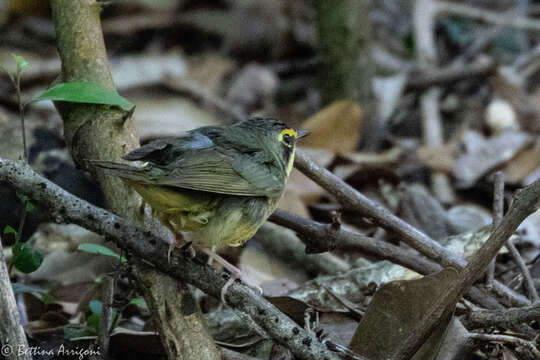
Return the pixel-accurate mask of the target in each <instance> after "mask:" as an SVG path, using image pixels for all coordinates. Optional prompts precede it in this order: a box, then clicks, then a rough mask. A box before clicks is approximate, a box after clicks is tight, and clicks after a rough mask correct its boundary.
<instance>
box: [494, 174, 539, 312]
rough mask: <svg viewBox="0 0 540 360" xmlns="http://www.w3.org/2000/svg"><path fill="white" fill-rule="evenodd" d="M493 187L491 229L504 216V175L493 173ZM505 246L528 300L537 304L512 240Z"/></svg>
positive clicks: (534, 293)
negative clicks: (518, 271) (520, 278)
mask: <svg viewBox="0 0 540 360" xmlns="http://www.w3.org/2000/svg"><path fill="white" fill-rule="evenodd" d="M494 185H495V186H494V187H495V189H494V194H493V229H495V228H496V227H497V226H499V224H500V223H501V221H502V217H503V214H504V173H503V172H502V171H498V172H496V173H495V175H494ZM505 246H506V248H507V249H508V251H509V252H510V255H511V256H512V258H513V259H514V262H515V263H516V264H517V266H518V267H519V269H520V270H521V273H522V274H523V279H524V281H525V288H526V289H527V293H528V294H529V299H530V300H531V301H532V302H533V303H535V302H538V301H539V300H540V299H539V298H538V292H537V291H536V288H535V286H534V281H533V279H532V276H531V273H530V272H529V268H527V265H526V264H525V261H524V260H523V258H522V257H521V254H520V253H519V251H518V250H517V249H516V246H515V245H514V243H513V242H512V238H510V239H508V241H506V244H505ZM492 263H493V264H494V263H495V259H494V260H493V261H492Z"/></svg>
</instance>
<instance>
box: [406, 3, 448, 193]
mask: <svg viewBox="0 0 540 360" xmlns="http://www.w3.org/2000/svg"><path fill="white" fill-rule="evenodd" d="M436 12H437V3H436V2H435V0H417V1H416V3H415V6H414V11H413V19H414V21H413V24H414V34H415V43H416V44H417V57H418V64H419V66H420V68H421V69H422V70H423V71H426V72H427V71H430V70H431V69H434V68H436V67H437V66H438V63H439V60H438V54H437V47H436V42H435V16H436ZM440 93H441V89H439V88H436V87H432V88H429V89H428V90H426V91H425V92H424V93H423V94H422V95H421V96H420V108H421V110H422V139H423V142H424V144H425V145H427V146H428V147H438V146H441V145H442V143H443V141H444V136H443V130H442V118H441V112H440V108H439V103H440ZM431 188H432V190H433V193H434V194H435V196H436V197H437V199H439V201H441V202H442V203H445V204H450V203H453V202H454V201H455V194H454V191H453V189H452V187H451V186H450V181H449V179H448V175H447V174H445V173H443V172H441V171H433V173H432V174H431Z"/></svg>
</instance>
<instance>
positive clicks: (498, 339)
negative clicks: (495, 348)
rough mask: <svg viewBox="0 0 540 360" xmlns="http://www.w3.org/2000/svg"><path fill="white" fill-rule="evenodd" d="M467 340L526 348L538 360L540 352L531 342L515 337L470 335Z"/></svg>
mask: <svg viewBox="0 0 540 360" xmlns="http://www.w3.org/2000/svg"><path fill="white" fill-rule="evenodd" d="M469 338H470V339H473V340H480V341H493V342H502V343H507V344H513V345H517V346H523V347H524V348H527V349H528V350H530V351H531V352H532V353H533V354H534V355H535V356H536V358H537V359H540V351H538V349H537V348H536V346H535V345H534V344H533V343H532V342H531V341H527V340H523V339H520V338H518V337H515V336H508V335H500V334H478V333H470V334H469Z"/></svg>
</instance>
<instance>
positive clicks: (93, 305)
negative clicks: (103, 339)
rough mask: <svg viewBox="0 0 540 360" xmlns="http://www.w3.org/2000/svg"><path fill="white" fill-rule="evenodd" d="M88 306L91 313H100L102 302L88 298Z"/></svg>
mask: <svg viewBox="0 0 540 360" xmlns="http://www.w3.org/2000/svg"><path fill="white" fill-rule="evenodd" d="M88 308H89V309H90V311H91V312H92V314H98V315H99V314H101V311H102V308H103V304H102V303H101V301H99V300H90V302H89V303H88Z"/></svg>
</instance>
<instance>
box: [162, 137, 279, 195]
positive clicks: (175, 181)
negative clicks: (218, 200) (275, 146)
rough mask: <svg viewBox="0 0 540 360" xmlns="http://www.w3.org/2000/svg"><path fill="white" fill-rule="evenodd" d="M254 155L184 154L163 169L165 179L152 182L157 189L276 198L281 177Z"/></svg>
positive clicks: (206, 151) (209, 151)
mask: <svg viewBox="0 0 540 360" xmlns="http://www.w3.org/2000/svg"><path fill="white" fill-rule="evenodd" d="M257 153H262V152H253V153H248V154H243V153H241V152H239V151H236V150H227V151H223V149H217V148H215V147H214V148H209V149H199V150H191V151H187V152H185V153H184V154H183V156H182V157H179V158H178V159H177V160H176V161H174V162H172V163H170V164H168V165H167V166H166V170H165V169H164V170H165V172H166V175H164V176H160V177H159V179H156V180H155V181H156V182H157V183H158V184H160V185H168V186H175V187H180V188H187V189H193V190H200V191H207V192H214V193H220V194H228V195H244V196H270V197H275V196H279V194H281V192H282V191H283V188H284V186H285V183H284V179H283V177H281V176H279V175H276V174H279V172H278V171H272V169H271V167H272V166H273V165H274V164H272V161H271V160H269V159H268V160H267V162H266V163H264V162H258V161H254V160H255V159H254V156H256V155H257Z"/></svg>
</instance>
